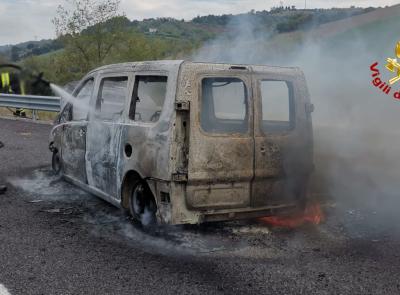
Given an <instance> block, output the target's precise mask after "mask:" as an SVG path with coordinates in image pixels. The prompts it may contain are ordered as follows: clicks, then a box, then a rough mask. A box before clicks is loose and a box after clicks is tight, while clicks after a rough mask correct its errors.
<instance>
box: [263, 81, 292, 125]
mask: <svg viewBox="0 0 400 295" xmlns="http://www.w3.org/2000/svg"><path fill="white" fill-rule="evenodd" d="M260 86H261V97H262V129H263V131H280V130H282V131H283V130H288V129H290V128H291V127H292V123H291V121H292V120H291V117H292V113H293V111H292V108H293V106H292V104H293V103H292V100H293V98H292V96H293V90H292V89H293V87H292V84H291V83H289V82H286V81H275V80H264V81H261V84H260Z"/></svg>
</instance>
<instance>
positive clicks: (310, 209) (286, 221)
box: [259, 203, 325, 228]
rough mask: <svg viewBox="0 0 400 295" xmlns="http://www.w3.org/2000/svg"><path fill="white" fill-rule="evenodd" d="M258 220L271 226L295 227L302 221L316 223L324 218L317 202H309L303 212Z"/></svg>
mask: <svg viewBox="0 0 400 295" xmlns="http://www.w3.org/2000/svg"><path fill="white" fill-rule="evenodd" d="M259 220H261V221H262V222H265V223H268V224H269V225H273V226H280V227H289V228H296V227H299V226H301V225H303V224H304V223H311V224H315V225H318V224H320V223H321V222H323V221H324V220H325V216H324V213H323V212H322V209H321V205H320V204H319V203H313V204H309V205H308V206H307V207H306V209H305V210H304V211H303V212H300V213H297V214H294V215H291V216H268V217H262V218H260V219H259Z"/></svg>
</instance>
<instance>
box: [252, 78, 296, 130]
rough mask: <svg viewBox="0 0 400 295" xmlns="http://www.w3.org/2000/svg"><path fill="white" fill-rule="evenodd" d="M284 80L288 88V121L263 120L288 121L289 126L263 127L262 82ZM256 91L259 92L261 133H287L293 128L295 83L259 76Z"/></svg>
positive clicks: (294, 120)
mask: <svg viewBox="0 0 400 295" xmlns="http://www.w3.org/2000/svg"><path fill="white" fill-rule="evenodd" d="M264 81H267V82H284V83H286V86H287V88H288V95H289V97H288V102H289V121H274V120H265V121H266V122H268V121H272V122H288V123H289V126H282V125H281V126H279V125H277V126H274V127H271V128H265V127H264V120H263V95H262V94H263V93H262V82H264ZM257 87H258V89H257V91H258V93H259V106H260V107H259V109H260V111H259V118H260V119H259V124H258V125H259V129H260V132H261V133H262V134H264V135H265V134H268V133H287V132H290V131H292V130H293V129H295V127H296V105H295V93H296V92H295V83H294V82H293V81H291V80H288V79H271V78H259V79H257Z"/></svg>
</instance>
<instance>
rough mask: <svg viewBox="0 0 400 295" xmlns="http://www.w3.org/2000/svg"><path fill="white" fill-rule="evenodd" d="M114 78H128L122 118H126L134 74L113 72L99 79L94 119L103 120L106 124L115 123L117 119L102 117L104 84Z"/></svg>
mask: <svg viewBox="0 0 400 295" xmlns="http://www.w3.org/2000/svg"><path fill="white" fill-rule="evenodd" d="M112 78H127V84H126V94H125V101H124V107H123V109H122V112H121V115H120V118H122V117H123V116H124V113H125V112H126V106H127V101H128V99H129V97H130V95H129V94H130V92H131V88H132V87H131V80H132V73H129V72H113V73H105V74H103V75H101V76H99V77H98V85H97V87H96V93H95V97H96V98H95V104H94V110H95V112H94V117H95V118H96V119H97V120H102V121H104V122H114V121H115V119H113V118H103V117H102V115H101V101H100V99H101V97H100V94H101V90H102V83H103V81H104V80H106V79H112Z"/></svg>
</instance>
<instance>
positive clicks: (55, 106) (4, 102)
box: [0, 93, 61, 112]
mask: <svg viewBox="0 0 400 295" xmlns="http://www.w3.org/2000/svg"><path fill="white" fill-rule="evenodd" d="M0 107H8V108H22V109H28V110H37V111H50V112H59V111H60V108H61V106H60V98H59V97H57V96H38V95H17V94H4V93H0Z"/></svg>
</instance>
